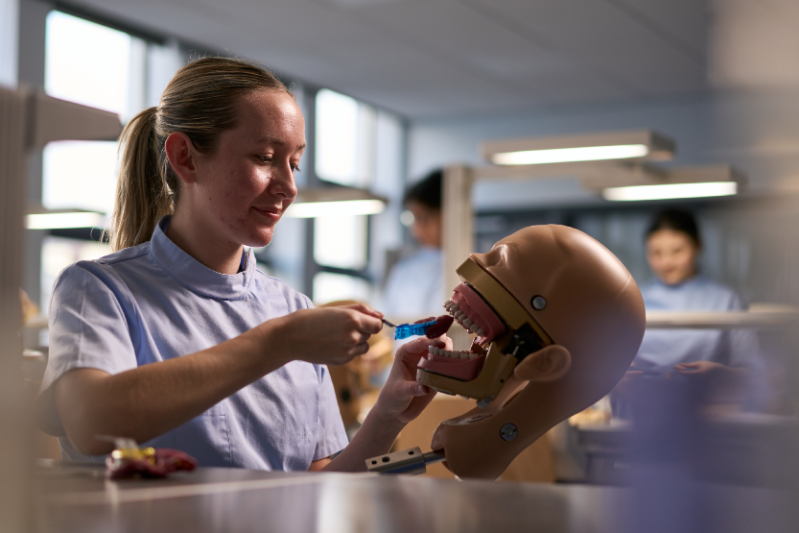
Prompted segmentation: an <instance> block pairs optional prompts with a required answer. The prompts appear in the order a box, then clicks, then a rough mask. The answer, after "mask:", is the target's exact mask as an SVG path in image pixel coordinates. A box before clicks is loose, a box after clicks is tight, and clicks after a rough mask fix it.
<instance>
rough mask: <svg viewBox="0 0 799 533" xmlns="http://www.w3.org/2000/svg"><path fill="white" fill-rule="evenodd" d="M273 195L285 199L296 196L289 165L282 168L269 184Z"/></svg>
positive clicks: (295, 185) (294, 182) (294, 183)
mask: <svg viewBox="0 0 799 533" xmlns="http://www.w3.org/2000/svg"><path fill="white" fill-rule="evenodd" d="M271 189H272V192H273V194H282V195H283V196H285V197H286V198H294V197H295V196H297V182H296V181H295V179H294V170H293V169H292V167H291V165H290V164H287V165H284V166H282V167H281V168H280V169H279V170H278V171H277V172H276V175H275V176H274V179H273V180H272V183H271Z"/></svg>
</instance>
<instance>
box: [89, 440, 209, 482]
mask: <svg viewBox="0 0 799 533" xmlns="http://www.w3.org/2000/svg"><path fill="white" fill-rule="evenodd" d="M97 438H98V439H100V440H107V441H110V442H113V443H114V445H115V446H116V449H115V450H114V451H113V452H111V455H109V456H108V457H106V459H105V473H106V476H107V477H108V478H109V479H135V478H142V477H144V478H163V477H166V476H168V475H169V474H171V473H172V472H177V471H179V470H187V471H191V470H194V469H195V468H197V461H196V460H195V459H194V457H192V456H190V455H189V454H187V453H185V452H181V451H179V450H170V449H167V448H157V449H156V448H149V447H148V448H140V447H139V445H138V444H137V443H136V441H134V440H132V439H126V438H123V437H100V436H98V437H97Z"/></svg>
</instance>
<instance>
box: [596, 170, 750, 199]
mask: <svg viewBox="0 0 799 533" xmlns="http://www.w3.org/2000/svg"><path fill="white" fill-rule="evenodd" d="M639 170H642V172H639V173H638V174H637V175H636V176H634V177H633V179H630V180H625V181H626V182H624V181H621V179H622V177H621V176H618V177H616V178H612V177H610V178H609V181H607V183H605V184H604V186H603V185H602V183H601V182H597V181H596V180H594V181H588V180H584V181H583V183H584V184H590V185H589V188H594V189H595V190H601V192H602V197H603V198H605V199H606V200H610V201H614V202H637V201H646V200H676V199H681V198H711V197H717V196H732V195H735V194H738V193H739V192H740V191H741V186H742V185H743V183H744V181H745V179H744V176H743V175H742V174H740V173H739V172H737V171H735V170H734V169H733V168H731V167H729V166H726V165H714V166H705V167H693V168H684V169H673V170H672V169H657V170H656V171H655V170H653V169H650V170H653V171H652V172H651V173H649V174H647V173H646V172H645V171H646V170H647V169H639Z"/></svg>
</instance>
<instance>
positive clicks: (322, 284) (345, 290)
mask: <svg viewBox="0 0 799 533" xmlns="http://www.w3.org/2000/svg"><path fill="white" fill-rule="evenodd" d="M313 294H314V303H316V304H317V305H322V304H326V303H329V302H334V301H336V300H358V301H361V302H366V301H368V300H369V298H370V297H371V287H370V285H369V283H368V282H367V281H366V280H364V279H361V278H355V277H352V276H345V275H343V274H331V273H329V272H320V273H318V274H317V275H315V276H314V278H313Z"/></svg>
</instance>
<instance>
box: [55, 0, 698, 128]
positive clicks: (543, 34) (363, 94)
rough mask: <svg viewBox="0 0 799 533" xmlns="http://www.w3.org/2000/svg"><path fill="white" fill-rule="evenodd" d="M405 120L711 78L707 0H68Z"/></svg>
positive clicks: (654, 91) (674, 86) (660, 90)
mask: <svg viewBox="0 0 799 533" xmlns="http://www.w3.org/2000/svg"><path fill="white" fill-rule="evenodd" d="M69 4H70V5H73V6H75V7H78V8H82V9H84V10H87V11H90V12H93V13H96V14H97V15H99V16H102V17H105V18H108V19H111V20H118V21H123V22H125V23H126V24H128V25H132V26H136V27H140V28H142V29H145V30H149V31H151V32H157V33H159V34H164V35H175V36H177V37H178V38H180V39H183V40H186V41H188V42H193V43H197V44H198V45H203V46H205V47H208V48H211V49H222V50H227V51H229V52H231V53H234V54H236V55H239V56H244V57H250V58H252V59H256V60H259V61H262V62H265V63H267V64H268V65H269V66H271V67H272V68H273V69H275V70H277V71H279V72H281V73H283V74H284V75H287V76H289V77H294V78H297V79H298V80H303V81H306V82H312V83H314V84H317V85H319V86H324V87H329V88H332V89H334V90H338V91H341V92H343V93H346V94H349V95H351V96H354V97H356V98H359V99H361V100H364V101H366V102H370V103H372V104H375V105H378V106H380V107H383V108H386V109H389V110H391V111H394V112H397V113H399V114H400V115H402V116H404V117H407V118H410V119H423V118H426V117H444V116H464V115H469V114H475V113H480V114H482V113H496V112H512V111H514V110H520V109H530V108H536V107H553V106H561V105H564V104H575V103H580V104H582V103H595V102H602V101H610V100H616V101H619V100H630V99H635V100H644V99H651V98H660V97H664V96H673V95H681V94H686V93H697V92H701V91H704V90H705V89H706V86H707V78H708V76H707V49H708V47H707V44H706V43H707V35H708V26H709V22H708V21H709V17H708V10H707V7H706V2H705V0H225V1H224V2H223V1H219V0H137V1H136V2H131V1H130V0H70V2H69Z"/></svg>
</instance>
